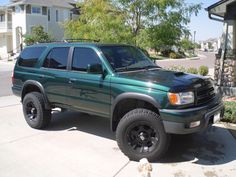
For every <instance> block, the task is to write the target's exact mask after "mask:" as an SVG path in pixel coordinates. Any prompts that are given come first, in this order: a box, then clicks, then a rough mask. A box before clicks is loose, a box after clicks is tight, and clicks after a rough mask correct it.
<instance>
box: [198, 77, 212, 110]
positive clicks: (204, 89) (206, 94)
mask: <svg viewBox="0 0 236 177" xmlns="http://www.w3.org/2000/svg"><path fill="white" fill-rule="evenodd" d="M214 97H215V90H214V87H213V85H212V83H211V82H210V81H205V82H204V83H203V84H201V86H200V87H199V88H197V90H196V105H197V106H202V105H205V104H207V103H209V102H210V101H211V100H212V99H213V98H214Z"/></svg>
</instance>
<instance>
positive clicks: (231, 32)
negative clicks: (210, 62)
mask: <svg viewBox="0 0 236 177" xmlns="http://www.w3.org/2000/svg"><path fill="white" fill-rule="evenodd" d="M235 9H236V0H221V1H219V2H217V3H215V4H213V5H211V6H210V7H208V8H207V9H206V10H207V11H208V13H209V18H210V19H212V20H216V21H219V22H222V23H224V33H223V39H224V40H223V45H222V47H221V48H222V52H220V53H219V54H218V55H216V63H215V79H216V80H217V81H218V85H219V86H223V87H224V88H226V87H228V88H227V89H225V93H224V94H228V95H230V94H231V95H236V10H235Z"/></svg>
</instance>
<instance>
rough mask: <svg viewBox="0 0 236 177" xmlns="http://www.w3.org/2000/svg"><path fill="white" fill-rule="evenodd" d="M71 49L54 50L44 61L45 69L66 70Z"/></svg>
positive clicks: (60, 48) (59, 48)
mask: <svg viewBox="0 0 236 177" xmlns="http://www.w3.org/2000/svg"><path fill="white" fill-rule="evenodd" d="M69 50H70V48H69V47H58V48H54V49H52V50H51V51H50V52H49V54H48V56H47V58H46V59H45V61H44V64H43V67H46V68H54V69H66V66H67V59H68V54H69Z"/></svg>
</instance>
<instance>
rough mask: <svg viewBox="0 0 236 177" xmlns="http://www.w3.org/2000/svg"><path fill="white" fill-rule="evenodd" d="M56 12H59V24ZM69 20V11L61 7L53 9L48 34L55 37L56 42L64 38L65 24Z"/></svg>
mask: <svg viewBox="0 0 236 177" xmlns="http://www.w3.org/2000/svg"><path fill="white" fill-rule="evenodd" d="M56 10H58V15H59V16H58V17H59V18H58V20H59V21H58V22H56ZM68 19H69V9H63V8H60V7H53V8H51V20H50V21H49V22H48V33H49V34H51V35H53V37H54V38H55V40H61V39H63V38H64V29H63V24H64V23H65V21H66V20H68Z"/></svg>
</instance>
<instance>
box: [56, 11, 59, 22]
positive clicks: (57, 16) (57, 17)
mask: <svg viewBox="0 0 236 177" xmlns="http://www.w3.org/2000/svg"><path fill="white" fill-rule="evenodd" d="M58 21H59V14H58V10H56V22H58Z"/></svg>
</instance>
